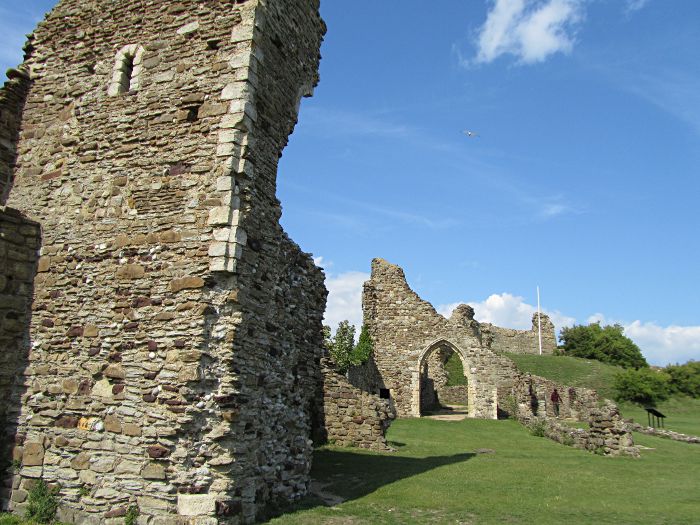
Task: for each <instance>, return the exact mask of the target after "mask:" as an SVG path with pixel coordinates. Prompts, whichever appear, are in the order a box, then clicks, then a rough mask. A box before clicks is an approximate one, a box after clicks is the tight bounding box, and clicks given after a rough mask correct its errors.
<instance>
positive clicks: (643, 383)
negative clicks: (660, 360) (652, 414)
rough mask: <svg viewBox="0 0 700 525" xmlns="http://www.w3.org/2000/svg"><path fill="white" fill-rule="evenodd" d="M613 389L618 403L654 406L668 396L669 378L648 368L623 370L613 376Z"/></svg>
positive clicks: (663, 373)
mask: <svg viewBox="0 0 700 525" xmlns="http://www.w3.org/2000/svg"><path fill="white" fill-rule="evenodd" d="M613 387H614V389H615V397H616V399H617V400H618V401H632V402H633V403H639V404H645V405H651V406H654V405H656V403H658V402H659V401H663V400H664V399H667V398H668V397H669V394H670V389H669V376H668V375H667V374H666V373H665V372H655V371H653V370H651V369H649V368H640V369H639V370H625V371H624V372H620V373H618V374H617V375H616V376H615V379H614V384H613Z"/></svg>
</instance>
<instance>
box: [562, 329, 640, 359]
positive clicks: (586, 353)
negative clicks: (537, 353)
mask: <svg viewBox="0 0 700 525" xmlns="http://www.w3.org/2000/svg"><path fill="white" fill-rule="evenodd" d="M559 339H560V340H561V342H562V343H563V344H562V346H561V347H560V349H561V350H560V352H559V353H560V354H561V355H567V356H571V357H583V358H585V359H596V360H598V361H601V362H603V363H609V364H611V365H617V366H621V367H623V368H642V367H648V366H649V364H648V363H647V361H646V359H644V356H643V355H642V352H641V350H640V349H639V347H638V346H637V345H636V344H634V342H633V341H632V340H631V339H630V338H629V337H626V336H625V335H624V329H623V328H622V326H620V325H617V324H616V325H612V326H600V324H599V323H592V324H589V325H588V326H584V325H574V326H572V327H570V328H562V330H561V335H560V336H559Z"/></svg>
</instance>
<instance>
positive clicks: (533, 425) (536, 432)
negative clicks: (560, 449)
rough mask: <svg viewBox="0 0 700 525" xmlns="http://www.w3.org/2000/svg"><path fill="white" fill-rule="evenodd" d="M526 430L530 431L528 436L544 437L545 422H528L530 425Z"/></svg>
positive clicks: (541, 420) (542, 420) (538, 420)
mask: <svg viewBox="0 0 700 525" xmlns="http://www.w3.org/2000/svg"><path fill="white" fill-rule="evenodd" d="M527 428H528V429H529V430H530V434H532V435H533V436H535V437H544V435H545V432H546V430H547V421H545V420H544V419H539V418H538V419H533V420H532V421H530V424H529V425H528V426H527Z"/></svg>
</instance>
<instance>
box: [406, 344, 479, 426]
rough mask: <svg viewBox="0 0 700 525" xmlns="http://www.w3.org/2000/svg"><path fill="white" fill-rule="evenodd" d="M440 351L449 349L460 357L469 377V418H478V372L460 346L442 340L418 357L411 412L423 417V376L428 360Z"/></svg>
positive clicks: (414, 372) (413, 379)
mask: <svg viewBox="0 0 700 525" xmlns="http://www.w3.org/2000/svg"><path fill="white" fill-rule="evenodd" d="M440 349H447V350H450V351H452V352H454V353H455V354H456V355H457V356H459V359H460V360H461V361H462V368H463V370H464V375H465V376H466V377H467V407H468V414H469V417H472V418H473V417H478V416H477V413H478V411H477V407H476V406H475V401H476V400H477V396H476V395H475V392H476V385H477V377H476V373H475V371H476V370H477V369H476V368H474V367H473V366H472V364H471V362H470V360H469V359H468V357H467V355H466V352H464V350H462V349H461V348H460V347H459V346H457V345H456V344H454V343H452V342H451V341H449V340H447V339H444V338H440V339H438V340H436V341H434V342H432V343H430V344H429V345H428V346H426V347H425V348H424V349H423V351H422V352H421V353H420V355H419V357H418V363H417V364H416V368H415V369H414V370H413V372H412V390H413V397H412V402H411V412H412V415H413V416H414V417H421V415H422V414H421V412H422V410H421V406H422V402H421V394H422V393H423V392H422V389H423V388H424V385H423V381H422V375H423V369H424V367H425V366H426V364H427V361H428V359H429V358H430V356H431V355H433V354H434V353H435V352H437V351H439V350H440Z"/></svg>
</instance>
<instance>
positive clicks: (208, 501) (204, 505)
mask: <svg viewBox="0 0 700 525" xmlns="http://www.w3.org/2000/svg"><path fill="white" fill-rule="evenodd" d="M177 512H178V514H180V515H181V516H207V515H213V514H214V512H216V500H215V499H214V497H213V496H210V495H209V494H180V495H179V496H178V497H177Z"/></svg>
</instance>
